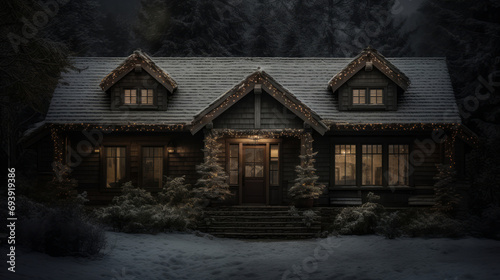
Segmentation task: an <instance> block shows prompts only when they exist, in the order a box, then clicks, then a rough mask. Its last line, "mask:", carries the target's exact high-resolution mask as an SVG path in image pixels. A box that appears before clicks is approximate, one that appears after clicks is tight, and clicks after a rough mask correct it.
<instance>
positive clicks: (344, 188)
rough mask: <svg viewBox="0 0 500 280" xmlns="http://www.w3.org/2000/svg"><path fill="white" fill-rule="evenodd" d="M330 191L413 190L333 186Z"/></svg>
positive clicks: (394, 187)
mask: <svg viewBox="0 0 500 280" xmlns="http://www.w3.org/2000/svg"><path fill="white" fill-rule="evenodd" d="M328 189H329V190H337V191H338V190H346V191H370V190H393V189H396V190H409V189H412V187H410V186H387V187H384V186H361V187H358V186H332V187H329V188H328Z"/></svg>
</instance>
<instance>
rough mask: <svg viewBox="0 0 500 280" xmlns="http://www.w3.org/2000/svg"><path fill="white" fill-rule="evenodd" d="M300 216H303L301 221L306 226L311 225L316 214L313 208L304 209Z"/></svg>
mask: <svg viewBox="0 0 500 280" xmlns="http://www.w3.org/2000/svg"><path fill="white" fill-rule="evenodd" d="M302 216H303V217H304V218H303V219H302V223H304V225H305V226H306V227H311V225H312V223H313V222H314V220H315V219H316V216H317V215H316V213H314V211H313V210H306V211H304V213H302Z"/></svg>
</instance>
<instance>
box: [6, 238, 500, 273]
mask: <svg viewBox="0 0 500 280" xmlns="http://www.w3.org/2000/svg"><path fill="white" fill-rule="evenodd" d="M107 236H108V248H107V250H106V252H105V255H104V256H103V257H101V258H99V259H96V260H86V259H79V258H72V257H64V258H53V257H49V256H47V255H44V254H40V253H34V252H23V251H22V250H21V251H19V252H17V259H16V261H17V263H16V271H17V272H16V273H15V274H14V273H7V270H6V269H3V270H2V271H1V272H0V279H68V280H77V279H85V280H90V279H106V280H111V279H116V280H120V279H121V280H125V279H129V280H130V279H136V280H143V279H144V280H149V279H443V280H444V279H449V280H459V279H500V242H498V241H493V240H485V239H473V238H466V239H456V240H454V239H422V238H401V239H396V240H387V239H384V238H383V237H380V236H343V237H330V238H326V239H316V240H299V241H255V240H254V241H252V240H233V239H219V238H213V239H210V238H208V237H200V236H196V235H193V234H178V233H174V234H158V235H147V234H124V233H113V232H108V233H107Z"/></svg>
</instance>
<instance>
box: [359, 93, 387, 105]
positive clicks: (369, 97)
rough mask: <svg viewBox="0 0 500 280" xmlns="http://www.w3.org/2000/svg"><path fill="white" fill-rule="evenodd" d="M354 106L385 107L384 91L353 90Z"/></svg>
mask: <svg viewBox="0 0 500 280" xmlns="http://www.w3.org/2000/svg"><path fill="white" fill-rule="evenodd" d="M352 105H384V90H383V89H353V90H352Z"/></svg>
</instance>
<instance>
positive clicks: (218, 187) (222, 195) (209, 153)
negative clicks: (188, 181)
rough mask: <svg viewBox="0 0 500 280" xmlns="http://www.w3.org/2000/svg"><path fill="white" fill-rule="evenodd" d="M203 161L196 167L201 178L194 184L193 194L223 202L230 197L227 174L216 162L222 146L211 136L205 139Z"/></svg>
mask: <svg viewBox="0 0 500 280" xmlns="http://www.w3.org/2000/svg"><path fill="white" fill-rule="evenodd" d="M203 151H204V152H205V157H204V161H203V163H202V164H200V165H198V166H196V171H197V172H198V174H200V175H201V178H199V179H198V181H197V182H196V187H197V189H195V190H194V191H195V193H196V194H197V195H198V196H199V197H201V198H204V199H207V200H225V199H227V198H228V197H229V196H231V195H232V194H231V191H230V190H229V185H228V184H227V178H228V176H227V174H226V172H225V170H224V168H223V167H222V166H221V165H220V164H219V162H218V159H217V158H218V155H219V154H220V153H221V151H222V144H220V143H219V142H218V140H217V137H215V136H213V135H207V136H206V138H205V148H204V149H203Z"/></svg>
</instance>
